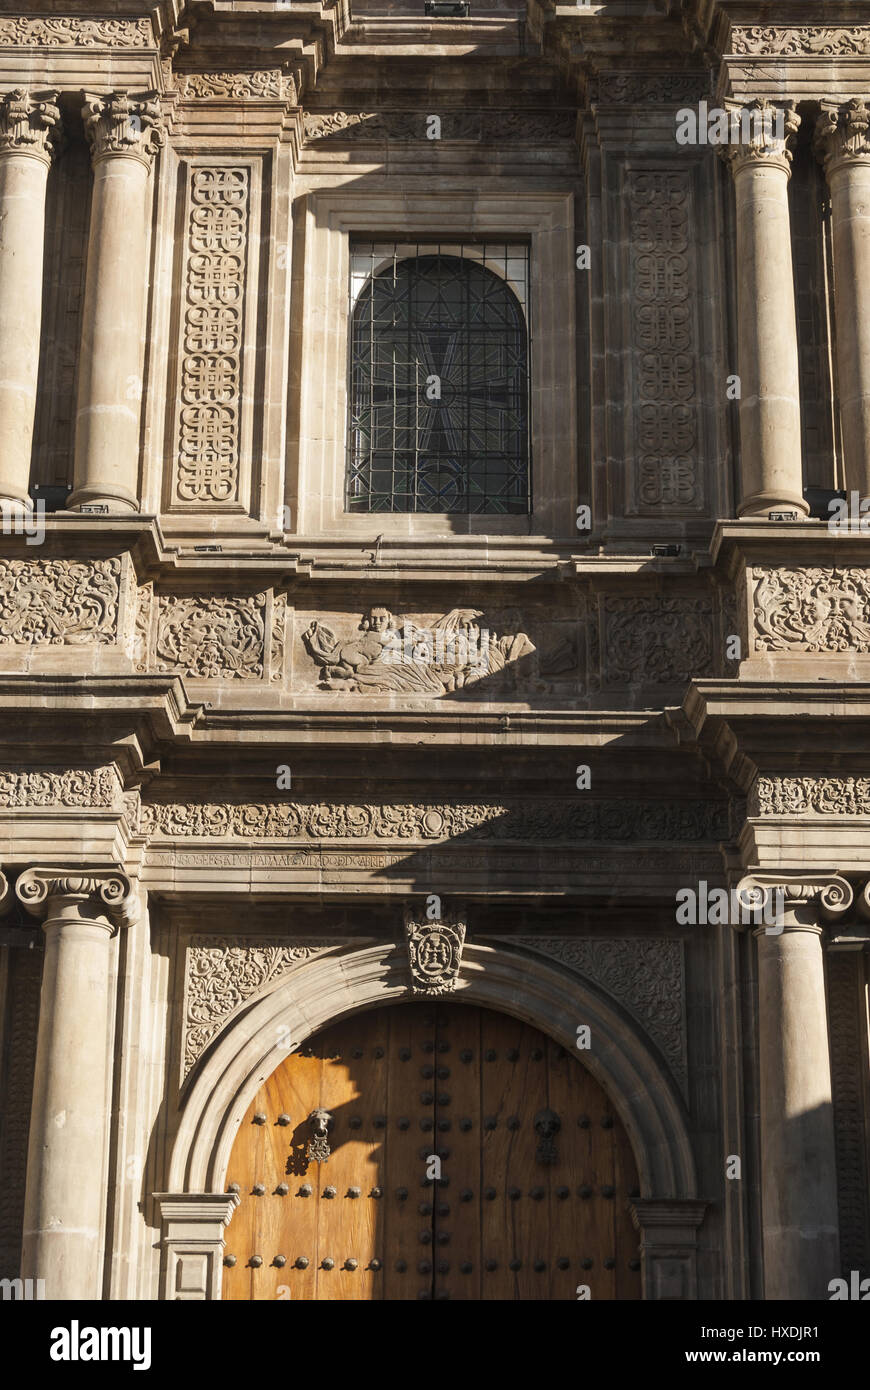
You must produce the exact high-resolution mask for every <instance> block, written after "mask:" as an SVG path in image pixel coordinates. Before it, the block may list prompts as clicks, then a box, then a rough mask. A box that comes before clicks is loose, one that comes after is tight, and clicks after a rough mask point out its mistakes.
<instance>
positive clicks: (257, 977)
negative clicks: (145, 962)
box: [181, 936, 342, 1079]
mask: <svg viewBox="0 0 870 1390" xmlns="http://www.w3.org/2000/svg"><path fill="white" fill-rule="evenodd" d="M340 945H342V941H341V940H340V939H338V938H335V937H332V938H323V939H317V940H304V941H294V942H293V944H292V945H285V944H284V943H282V942H278V941H275V940H274V939H273V940H260V941H256V940H251V939H250V938H248V937H239V936H214V937H211V936H198V937H196V938H195V939H194V940H192V941H190V942H189V944H188V946H187V951H186V960H185V985H184V1022H183V1027H182V1045H181V1054H182V1066H181V1073H182V1079H183V1078H184V1077H186V1076H187V1075H188V1073H189V1072H190V1071H191V1069H192V1068H193V1066H194V1065H195V1063H196V1062H197V1061H198V1059H199V1058H200V1057H201V1056H202V1054H203V1052H204V1051H205V1049H206V1048H207V1047H208V1044H209V1043H210V1042H211V1040H212V1038H213V1037H214V1036H215V1035H216V1034H217V1033H218V1032H219V1031H220V1029H221V1028H222V1027H223V1025H224V1023H225V1022H226V1021H227V1019H228V1018H229V1017H230V1015H231V1014H233V1013H234V1012H235V1010H236V1009H237V1008H239V1007H240V1005H242V1004H244V1003H245V1002H246V1001H247V1000H248V999H250V998H251V997H252V996H253V995H254V994H257V993H259V992H260V991H261V990H264V989H265V988H266V987H267V986H268V985H270V984H271V983H272V982H273V981H274V980H277V979H278V978H279V977H280V976H282V975H286V974H287V972H288V971H290V970H293V969H295V967H296V966H297V965H301V964H302V963H303V962H305V961H307V960H312V959H313V958H314V956H317V955H320V954H321V953H322V952H323V951H326V950H328V949H329V948H330V947H332V946H340Z"/></svg>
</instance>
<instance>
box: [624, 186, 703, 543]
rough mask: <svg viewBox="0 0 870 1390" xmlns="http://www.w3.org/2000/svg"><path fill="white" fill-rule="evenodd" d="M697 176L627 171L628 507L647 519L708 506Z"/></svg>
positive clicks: (697, 509)
mask: <svg viewBox="0 0 870 1390" xmlns="http://www.w3.org/2000/svg"><path fill="white" fill-rule="evenodd" d="M691 177H692V176H691V174H690V173H682V172H668V173H665V172H651V171H648V170H632V171H631V172H630V173H629V175H628V188H627V191H628V209H629V219H630V225H629V237H630V248H631V249H630V265H631V303H632V350H633V376H634V382H635V389H634V392H633V395H634V401H635V405H634V433H635V458H636V462H635V477H634V488H633V492H634V496H633V501H632V503H631V504H630V510H631V511H634V512H639V513H640V514H641V515H645V516H649V515H660V514H661V513H663V512H666V513H669V514H670V513H675V514H680V513H685V512H697V511H699V510H702V508H703V505H704V499H703V488H702V485H701V480H700V477H699V473H698V381H697V372H698V367H697V343H698V330H697V321H696V319H697V316H696V309H695V289H696V266H695V251H694V241H693V239H692V236H691V234H690V233H691V225H692V216H691V211H692V208H691V197H692V195H691Z"/></svg>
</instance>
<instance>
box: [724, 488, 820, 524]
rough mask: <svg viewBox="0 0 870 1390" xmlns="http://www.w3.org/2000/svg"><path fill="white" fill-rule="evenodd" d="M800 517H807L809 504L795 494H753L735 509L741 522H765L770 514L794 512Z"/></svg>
mask: <svg viewBox="0 0 870 1390" xmlns="http://www.w3.org/2000/svg"><path fill="white" fill-rule="evenodd" d="M794 511H796V512H797V514H798V520H800V519H801V517H805V516H809V512H810V504H809V502H807V501H806V500H805V498H804V497H803V496H801V495H799V494H797V493H792V494H786V495H783V493H781V492H753V493H752V495H751V497H746V498H744V500H743V501H742V502H741V503H740V505H739V507H738V508H737V515H738V516H739V518H740V520H741V521H753V520H755V521H767V519H768V515H769V513H770V512H794Z"/></svg>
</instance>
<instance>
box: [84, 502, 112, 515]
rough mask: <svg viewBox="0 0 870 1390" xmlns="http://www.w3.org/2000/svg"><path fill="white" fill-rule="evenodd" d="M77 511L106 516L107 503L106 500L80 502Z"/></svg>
mask: <svg viewBox="0 0 870 1390" xmlns="http://www.w3.org/2000/svg"><path fill="white" fill-rule="evenodd" d="M79 511H80V512H81V513H82V514H83V515H86V514H89V515H91V516H108V514H109V504H108V502H82V504H81V506H80V508H79Z"/></svg>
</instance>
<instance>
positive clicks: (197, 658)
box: [154, 594, 266, 680]
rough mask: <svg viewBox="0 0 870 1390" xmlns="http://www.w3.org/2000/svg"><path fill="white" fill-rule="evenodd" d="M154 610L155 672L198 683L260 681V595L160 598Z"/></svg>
mask: <svg viewBox="0 0 870 1390" xmlns="http://www.w3.org/2000/svg"><path fill="white" fill-rule="evenodd" d="M156 606H157V614H156V624H155V625H156V633H155V637H154V651H155V661H154V669H155V670H157V671H181V672H184V673H185V674H186V675H188V676H193V677H195V678H197V679H199V680H262V679H263V674H264V670H265V659H266V658H265V652H266V636H265V634H266V595H265V594H250V595H248V596H247V597H245V598H231V597H222V596H221V595H206V594H197V595H188V596H185V597H180V598H179V597H176V596H174V595H170V594H160V595H158V596H157V600H156Z"/></svg>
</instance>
